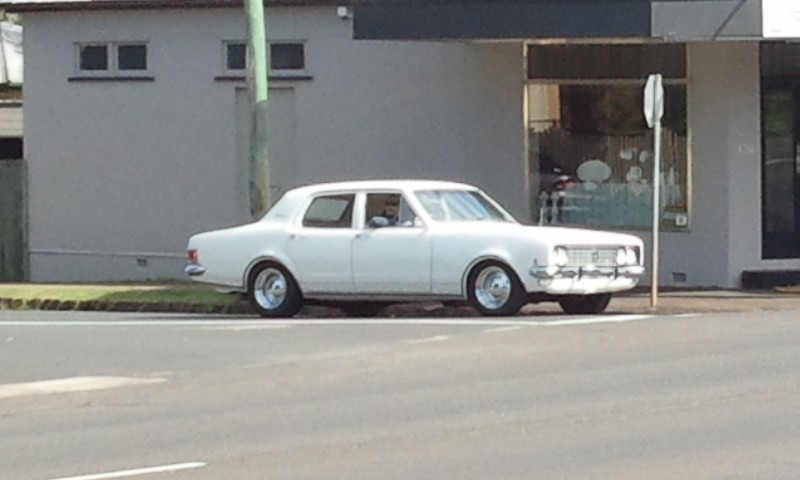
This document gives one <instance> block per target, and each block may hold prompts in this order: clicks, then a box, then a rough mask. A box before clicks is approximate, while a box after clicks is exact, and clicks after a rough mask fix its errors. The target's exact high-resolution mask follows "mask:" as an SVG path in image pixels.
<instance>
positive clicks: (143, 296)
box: [0, 283, 243, 306]
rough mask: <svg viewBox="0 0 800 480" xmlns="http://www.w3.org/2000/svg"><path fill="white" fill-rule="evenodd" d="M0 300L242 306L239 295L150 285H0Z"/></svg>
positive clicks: (202, 288)
mask: <svg viewBox="0 0 800 480" xmlns="http://www.w3.org/2000/svg"><path fill="white" fill-rule="evenodd" d="M0 298H7V299H19V300H24V301H31V300H41V301H44V300H56V301H60V302H67V301H68V302H105V303H111V302H136V303H151V304H157V303H183V304H192V305H224V306H228V305H234V304H240V303H243V299H242V297H241V295H236V294H225V293H220V292H217V291H216V290H215V289H214V288H213V287H209V286H206V285H196V284H190V283H185V284H184V283H175V284H152V285H151V284H109V285H85V284H77V285H76V284H39V283H0Z"/></svg>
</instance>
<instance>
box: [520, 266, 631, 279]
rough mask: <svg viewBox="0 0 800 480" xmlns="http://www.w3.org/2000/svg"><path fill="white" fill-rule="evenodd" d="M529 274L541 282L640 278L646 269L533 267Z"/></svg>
mask: <svg viewBox="0 0 800 480" xmlns="http://www.w3.org/2000/svg"><path fill="white" fill-rule="evenodd" d="M529 273H530V274H531V276H532V277H535V278H537V279H539V280H554V279H558V278H574V279H577V280H580V279H581V278H612V279H613V278H620V277H625V278H639V277H641V276H642V275H644V267H642V266H638V265H636V266H632V267H556V266H549V267H531V269H530V271H529Z"/></svg>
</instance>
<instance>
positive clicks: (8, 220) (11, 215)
mask: <svg viewBox="0 0 800 480" xmlns="http://www.w3.org/2000/svg"><path fill="white" fill-rule="evenodd" d="M25 172H26V170H25V162H24V160H19V159H13V160H8V159H2V158H0V282H19V281H23V280H25V272H26V268H25V267H26V261H25V259H26V245H25V241H26V240H25V238H26V227H27V221H26V217H25V184H26V173H25Z"/></svg>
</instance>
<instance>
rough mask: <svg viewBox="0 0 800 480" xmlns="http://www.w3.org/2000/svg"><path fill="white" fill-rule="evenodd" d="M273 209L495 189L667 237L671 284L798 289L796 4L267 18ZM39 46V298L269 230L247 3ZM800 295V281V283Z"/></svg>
mask: <svg viewBox="0 0 800 480" xmlns="http://www.w3.org/2000/svg"><path fill="white" fill-rule="evenodd" d="M265 3H266V5H267V36H268V42H269V43H270V51H271V57H272V68H271V71H270V100H269V102H270V103H269V109H270V115H271V118H270V126H271V130H270V146H269V148H270V161H271V164H272V170H273V171H272V173H273V175H272V178H271V179H270V183H271V185H270V187H271V190H272V194H273V197H274V196H277V195H279V194H280V193H281V192H283V191H285V190H286V189H288V188H291V187H293V186H296V185H300V184H306V183H311V182H319V181H326V180H344V179H356V178H389V177H417V178H419V177H425V178H437V179H453V180H461V181H467V182H470V183H475V184H478V185H480V186H481V187H483V188H484V189H485V190H487V191H488V192H489V193H491V194H492V195H493V196H495V197H496V198H498V199H499V200H500V201H501V202H503V203H504V204H505V205H507V206H508V207H509V209H510V210H511V211H512V212H513V213H514V214H515V215H516V216H517V217H518V218H520V219H521V220H523V221H526V222H532V223H541V224H565V225H582V226H583V225H589V226H593V227H597V228H608V229H614V230H624V231H630V232H632V233H635V234H638V235H640V236H642V237H643V238H645V240H648V241H649V240H650V234H649V231H650V226H649V221H650V220H649V219H650V217H649V211H650V210H651V209H652V203H651V202H652V185H653V179H654V174H653V157H654V154H653V151H652V133H651V131H650V130H649V129H648V128H647V126H646V125H645V122H644V118H643V116H642V87H643V86H644V82H645V79H646V77H647V76H648V75H649V74H651V73H661V74H662V75H663V76H664V79H665V99H666V108H665V116H664V121H663V126H664V129H663V131H664V136H663V138H664V142H663V144H662V150H661V158H662V161H663V169H662V172H661V173H660V180H661V182H662V183H663V185H664V188H663V189H662V195H661V196H660V199H659V204H660V206H661V213H662V215H661V216H662V222H661V229H662V231H663V233H662V236H661V265H662V268H661V269H660V272H661V275H660V278H659V280H660V282H661V283H662V284H664V285H676V286H722V287H735V286H739V285H741V284H742V281H743V279H744V282H745V284H747V285H752V286H758V285H768V284H769V283H771V282H779V281H793V276H794V275H796V273H795V272H798V271H800V186H799V185H800V184H798V180H797V177H798V175H800V165H798V160H797V158H798V156H797V153H798V152H797V144H798V141H797V140H798V138H799V137H798V132H800V129H798V127H797V121H798V120H797V119H798V118H800V116H798V114H797V113H798V111H800V108H798V106H800V90H798V88H797V87H798V85H800V83H798V82H797V79H798V78H800V76H798V73H800V66H798V63H797V61H796V60H795V59H797V58H800V48H798V46H797V44H795V43H793V42H794V40H795V39H797V38H800V22H797V21H796V20H793V19H796V18H800V15H795V14H796V13H798V12H795V11H794V10H795V9H797V8H798V7H795V6H793V5H792V4H791V2H785V1H780V0H763V1H758V0H735V1H734V0H714V1H693V0H683V1H681V0H663V1H658V0H563V1H559V2H553V1H545V0H515V1H511V0H510V1H504V2H491V1H489V2H487V1H466V0H465V1H446V0H425V1H423V0H409V1H404V2H399V1H390V0H385V1H369V2H367V1H365V2H360V3H355V4H350V3H347V4H345V3H337V2H331V1H324V0H323V1H313V0H282V1H275V2H272V1H270V0H267V2H265ZM0 8H5V9H7V10H11V11H16V12H19V13H21V14H22V18H23V24H24V26H25V42H26V46H25V48H26V50H25V56H26V58H25V101H26V105H25V106H26V112H25V161H26V163H27V170H28V177H27V178H28V180H27V190H28V205H27V212H28V231H27V238H28V262H29V269H28V271H29V277H30V279H31V280H33V281H96V280H137V279H147V278H171V277H182V265H183V249H184V247H185V242H186V239H187V237H188V236H189V235H190V234H192V233H195V232H197V231H201V230H207V229H211V228H219V227H224V226H227V225H234V224H238V223H242V222H245V221H247V220H248V219H249V212H248V199H247V192H248V189H247V184H248V178H247V152H248V149H249V145H248V132H249V129H250V122H249V118H250V115H249V108H250V107H249V104H250V102H249V97H248V91H247V81H246V71H247V70H246V60H245V56H244V46H243V44H244V37H245V35H246V24H245V16H244V13H243V9H242V4H241V2H240V1H234V0H217V1H213V0H198V1H194V2H186V1H179V0H88V1H87V0H84V1H42V0H38V1H22V0H19V1H12V2H0ZM794 280H797V278H796V277H794Z"/></svg>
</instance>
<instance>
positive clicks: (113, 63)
mask: <svg viewBox="0 0 800 480" xmlns="http://www.w3.org/2000/svg"><path fill="white" fill-rule="evenodd" d="M89 46H105V47H106V49H107V50H106V52H107V55H108V58H107V61H108V68H107V69H106V70H83V69H81V49H82V48H83V47H89ZM128 46H143V47H145V61H146V63H147V68H145V69H144V70H120V68H119V47H128ZM74 48H75V74H76V75H78V76H80V77H90V78H91V77H148V76H150V55H149V53H150V49H149V42H148V41H146V40H131V41H113V42H112V41H107V42H103V41H88V42H75V47H74Z"/></svg>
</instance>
